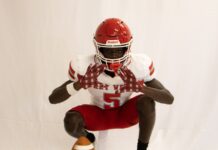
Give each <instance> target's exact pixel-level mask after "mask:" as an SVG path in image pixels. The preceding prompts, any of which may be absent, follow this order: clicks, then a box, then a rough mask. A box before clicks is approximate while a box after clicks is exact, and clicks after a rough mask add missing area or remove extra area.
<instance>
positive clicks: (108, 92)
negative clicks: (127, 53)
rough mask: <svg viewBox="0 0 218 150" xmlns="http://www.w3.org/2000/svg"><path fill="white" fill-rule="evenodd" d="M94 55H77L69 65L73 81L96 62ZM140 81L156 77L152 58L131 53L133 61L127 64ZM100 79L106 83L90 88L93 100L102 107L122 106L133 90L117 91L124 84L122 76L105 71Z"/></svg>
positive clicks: (69, 73)
mask: <svg viewBox="0 0 218 150" xmlns="http://www.w3.org/2000/svg"><path fill="white" fill-rule="evenodd" d="M94 63H95V60H94V55H89V56H85V55H77V56H75V57H74V58H73V59H72V60H71V61H70V65H69V71H68V76H69V79H70V80H71V81H73V82H76V81H78V75H85V73H86V70H87V68H88V66H89V65H90V64H94ZM127 68H128V69H130V70H131V71H132V72H133V74H134V75H135V77H136V79H137V80H138V81H143V82H148V81H151V80H152V79H153V78H154V66H153V62H152V60H151V59H150V58H149V57H148V56H147V55H145V54H131V62H130V64H129V65H128V66H127ZM98 81H99V82H101V83H103V84H104V87H102V89H95V88H88V91H89V92H90V94H91V95H92V102H93V104H95V105H96V106H98V107H100V108H102V109H110V108H116V107H119V106H122V105H123V104H124V103H125V102H126V101H128V100H129V98H130V96H131V94H132V92H124V93H115V91H116V90H117V89H118V88H120V87H121V86H123V85H124V82H123V80H122V79H121V78H120V76H115V77H111V76H109V75H107V74H106V73H105V72H102V73H101V74H100V75H99V76H98Z"/></svg>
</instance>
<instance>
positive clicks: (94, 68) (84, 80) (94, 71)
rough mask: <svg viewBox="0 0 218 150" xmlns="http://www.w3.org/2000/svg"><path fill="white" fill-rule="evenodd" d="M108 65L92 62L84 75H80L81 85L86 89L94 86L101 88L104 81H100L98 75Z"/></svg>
mask: <svg viewBox="0 0 218 150" xmlns="http://www.w3.org/2000/svg"><path fill="white" fill-rule="evenodd" d="M105 68H106V66H105V65H104V64H94V65H93V64H90V65H89V67H88V68H87V70H86V73H85V75H84V76H81V75H80V76H79V83H80V86H81V87H82V88H84V89H87V88H90V87H93V88H99V89H100V88H101V87H102V86H103V84H102V83H100V82H98V80H97V78H98V76H99V75H100V74H101V73H102V72H103V71H104V69H105Z"/></svg>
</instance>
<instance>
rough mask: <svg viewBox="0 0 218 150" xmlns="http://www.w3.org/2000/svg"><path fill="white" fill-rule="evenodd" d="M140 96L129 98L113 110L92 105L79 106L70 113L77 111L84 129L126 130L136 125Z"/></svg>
mask: <svg viewBox="0 0 218 150" xmlns="http://www.w3.org/2000/svg"><path fill="white" fill-rule="evenodd" d="M139 97H140V95H138V96H136V97H133V98H131V99H130V100H129V101H127V102H126V103H125V104H124V105H123V106H121V107H118V108H113V109H101V108H99V107H97V106H94V105H87V104H84V105H80V106H77V107H74V108H72V109H71V110H70V111H78V112H80V113H81V114H82V116H83V118H84V121H85V128H86V129H87V130H92V131H100V130H107V129H115V128H127V127H130V126H133V125H135V124H137V123H138V120H139V118H138V112H137V109H136V102H137V99H138V98H139Z"/></svg>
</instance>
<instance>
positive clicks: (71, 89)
mask: <svg viewBox="0 0 218 150" xmlns="http://www.w3.org/2000/svg"><path fill="white" fill-rule="evenodd" d="M74 84H75V83H74V82H73V83H70V84H67V85H66V90H67V93H68V94H69V95H71V96H72V95H75V94H76V93H77V91H78V90H79V89H76V88H75V86H74Z"/></svg>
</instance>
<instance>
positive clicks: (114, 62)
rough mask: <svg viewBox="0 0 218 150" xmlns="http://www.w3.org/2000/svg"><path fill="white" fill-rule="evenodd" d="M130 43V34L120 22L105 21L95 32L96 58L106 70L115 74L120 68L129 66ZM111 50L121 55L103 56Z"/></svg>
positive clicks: (117, 20) (118, 20) (110, 19)
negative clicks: (104, 65)
mask: <svg viewBox="0 0 218 150" xmlns="http://www.w3.org/2000/svg"><path fill="white" fill-rule="evenodd" d="M131 43H132V34H131V32H130V30H129V28H128V26H127V25H126V24H125V23H124V22H123V21H122V20H120V19H118V18H109V19H106V20H104V21H103V22H102V23H101V24H100V25H99V26H98V28H97V30H96V32H95V36H94V44H95V47H96V51H97V54H96V58H97V60H98V61H99V62H100V63H104V64H106V66H107V70H109V71H114V72H116V71H117V70H118V69H119V68H120V67H122V66H126V65H128V64H129V62H130V47H131ZM102 50H103V51H104V52H103V51H102ZM112 50H113V51H114V50H115V51H119V52H120V51H122V54H121V55H119V57H114V58H113V57H108V55H105V54H104V53H107V52H109V51H110V52H112ZM109 55H110V54H109Z"/></svg>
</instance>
